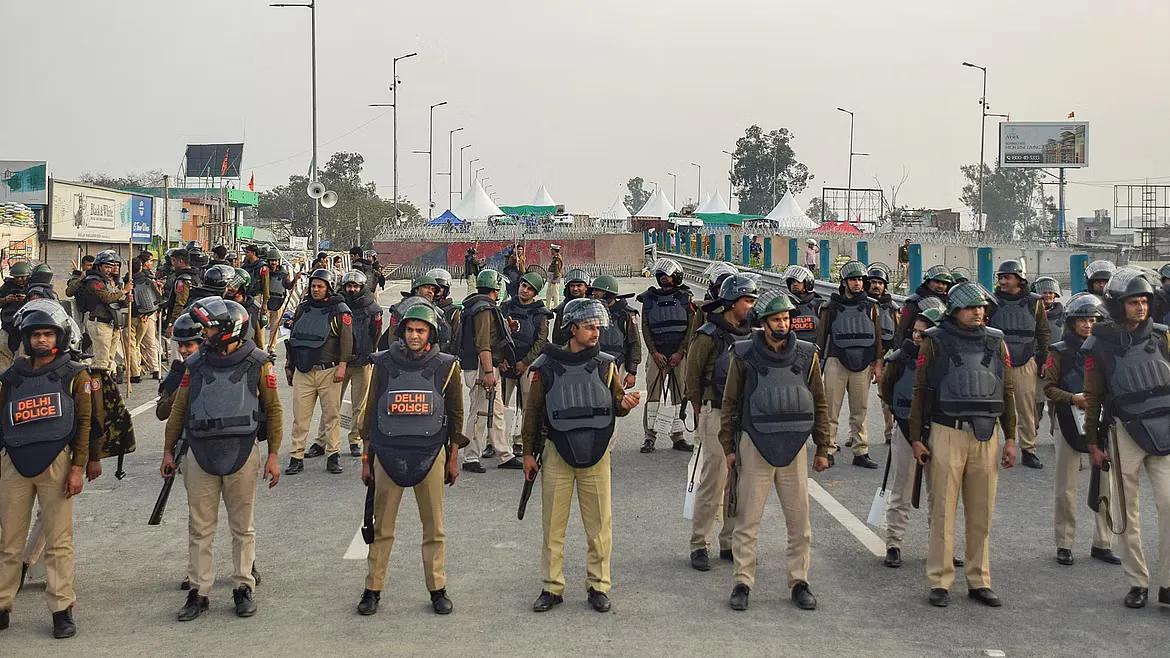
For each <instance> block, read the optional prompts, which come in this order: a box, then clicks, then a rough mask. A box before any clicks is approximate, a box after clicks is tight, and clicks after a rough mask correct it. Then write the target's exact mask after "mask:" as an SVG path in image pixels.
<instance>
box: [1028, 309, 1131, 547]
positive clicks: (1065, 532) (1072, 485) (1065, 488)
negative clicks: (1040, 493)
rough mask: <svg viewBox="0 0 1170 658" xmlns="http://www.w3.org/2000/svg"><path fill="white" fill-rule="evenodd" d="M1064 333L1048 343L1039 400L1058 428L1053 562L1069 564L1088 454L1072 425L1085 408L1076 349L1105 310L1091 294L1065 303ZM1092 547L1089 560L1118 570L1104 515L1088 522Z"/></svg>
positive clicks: (1080, 360) (1082, 365) (1082, 371)
mask: <svg viewBox="0 0 1170 658" xmlns="http://www.w3.org/2000/svg"><path fill="white" fill-rule="evenodd" d="M1066 318H1067V319H1066V321H1065V324H1064V333H1063V335H1062V337H1061V340H1060V341H1059V342H1057V343H1053V345H1052V349H1051V350H1049V352H1048V361H1047V363H1045V364H1044V379H1043V381H1044V394H1045V395H1046V396H1047V397H1048V399H1049V400H1050V403H1049V404H1051V405H1052V407H1053V408H1054V410H1055V413H1056V417H1057V419H1058V420H1059V422H1060V434H1061V435H1062V436H1063V437H1064V440H1063V441H1062V440H1061V439H1060V438H1055V437H1054V438H1055V443H1056V507H1055V509H1056V513H1055V528H1056V561H1057V562H1058V563H1059V564H1063V565H1066V566H1068V565H1071V564H1072V563H1073V556H1072V545H1073V543H1074V541H1075V540H1076V537H1077V517H1076V512H1075V510H1076V507H1077V505H1076V501H1077V477H1078V475H1077V474H1078V471H1080V469H1081V454H1082V453H1087V452H1088V451H1089V447H1088V445H1087V444H1086V443H1085V435H1084V431H1083V426H1084V423H1083V422H1078V420H1077V416H1078V413H1074V411H1073V410H1074V408H1075V409H1078V410H1079V414H1080V415H1081V416H1082V417H1083V414H1084V410H1085V409H1086V408H1087V407H1088V402H1086V400H1085V393H1084V390H1085V354H1084V353H1083V352H1081V347H1082V346H1083V345H1084V342H1085V340H1087V339H1088V338H1089V336H1091V335H1092V333H1093V325H1095V324H1096V323H1097V322H1101V321H1103V320H1105V318H1106V313H1105V305H1104V303H1103V302H1102V301H1101V298H1100V297H1098V296H1096V295H1094V294H1092V293H1087V292H1086V293H1080V294H1078V295H1076V296H1075V297H1073V298H1072V299H1071V300H1069V303H1068V308H1067V310H1066ZM1093 529H1094V532H1093V546H1092V549H1091V551H1090V556H1091V557H1093V558H1095V559H1098V560H1101V561H1103V562H1107V563H1110V564H1121V558H1119V557H1117V556H1116V555H1115V554H1114V553H1113V550H1112V547H1113V533H1111V532H1110V531H1109V523H1108V520H1107V516H1106V510H1105V509H1099V510H1098V513H1097V514H1096V515H1095V516H1094V524H1093Z"/></svg>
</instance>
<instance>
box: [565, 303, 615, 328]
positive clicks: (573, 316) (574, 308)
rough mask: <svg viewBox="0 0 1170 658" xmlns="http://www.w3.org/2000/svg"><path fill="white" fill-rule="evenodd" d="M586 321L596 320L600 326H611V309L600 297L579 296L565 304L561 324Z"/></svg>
mask: <svg viewBox="0 0 1170 658" xmlns="http://www.w3.org/2000/svg"><path fill="white" fill-rule="evenodd" d="M586 322H596V323H597V326H599V327H608V326H609V309H607V308H605V304H602V303H601V300H599V299H593V298H592V297H579V298H577V299H570V300H569V302H568V303H567V304H565V312H564V315H563V316H562V317H561V326H562V327H568V326H569V325H572V324H576V325H581V324H584V323H586Z"/></svg>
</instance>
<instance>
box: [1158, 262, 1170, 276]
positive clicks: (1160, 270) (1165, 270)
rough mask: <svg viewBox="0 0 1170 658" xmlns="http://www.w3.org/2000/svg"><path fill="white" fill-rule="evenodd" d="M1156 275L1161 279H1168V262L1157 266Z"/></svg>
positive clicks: (1169, 274)
mask: <svg viewBox="0 0 1170 658" xmlns="http://www.w3.org/2000/svg"><path fill="white" fill-rule="evenodd" d="M1158 276H1159V277H1161V278H1162V279H1170V263H1166V264H1165V265H1163V266H1162V267H1159V268H1158Z"/></svg>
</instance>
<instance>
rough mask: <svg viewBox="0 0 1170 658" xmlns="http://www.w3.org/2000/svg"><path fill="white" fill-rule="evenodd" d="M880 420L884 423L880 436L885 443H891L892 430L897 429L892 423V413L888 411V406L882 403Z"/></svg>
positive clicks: (894, 423)
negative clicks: (883, 438)
mask: <svg viewBox="0 0 1170 658" xmlns="http://www.w3.org/2000/svg"><path fill="white" fill-rule="evenodd" d="M882 419H883V420H884V421H885V427H884V428H883V431H882V436H884V437H885V439H886V443H892V442H893V441H894V430H895V429H896V428H897V427H898V423H897V422H895V421H894V412H892V411H890V405H888V404H885V403H882Z"/></svg>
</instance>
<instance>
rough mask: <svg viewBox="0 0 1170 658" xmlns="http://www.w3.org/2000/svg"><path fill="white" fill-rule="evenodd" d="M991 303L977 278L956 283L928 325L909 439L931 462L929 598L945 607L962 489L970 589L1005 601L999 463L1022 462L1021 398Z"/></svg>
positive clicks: (990, 601)
mask: <svg viewBox="0 0 1170 658" xmlns="http://www.w3.org/2000/svg"><path fill="white" fill-rule="evenodd" d="M989 303H990V302H989V301H988V299H987V296H986V295H985V294H984V292H983V289H982V288H980V287H979V286H978V284H975V283H961V284H959V285H957V286H955V287H954V288H951V290H950V291H949V293H948V297H947V313H946V319H944V320H943V321H942V322H941V323H940V324H939V325H938V326H937V327H934V328H932V329H929V330H927V331H926V340H925V341H924V342H923V343H922V346H921V348H920V349H919V355H918V361H917V368H916V370H915V373H914V377H915V379H914V393H913V396H912V397H913V402H912V403H911V405H910V446H911V448H912V449H913V450H914V459H915V460H916V461H917V462H918V463H919V464H922V465H923V466H926V467H929V468H930V480H929V482H930V493H931V504H930V549H929V554H928V557H927V560H926V577H927V581H928V582H929V583H930V588H931V589H930V604H931V605H934V606H938V607H945V606H946V605H947V604H948V603H950V588H951V585H952V584H953V583H954V579H955V566H954V561H953V558H952V553H953V550H954V542H955V533H954V527H955V514H956V509H957V506H958V503H959V497H960V495H961V496H962V499H963V516H964V520H965V521H966V524H967V530H966V537H967V542H966V547H967V556H966V569H967V571H966V580H967V589H968V595H969V596H970V598H972V599H974V600H976V601H978V602H980V603H982V604H984V605H987V606H991V607H998V606H1000V605H1002V603H1001V602H1000V599H999V597H998V596H996V594H995V592H993V591H992V590H991V554H990V535H991V517H992V513H993V511H994V509H995V490H996V484H997V482H998V481H999V469H998V466H999V465H1002V466H1003V467H1004V468H1011V467H1012V466H1013V465H1015V462H1016V408H1015V400H1016V397H1015V394H1014V392H1013V390H1012V388H1013V385H1012V384H1013V373H1012V371H1011V367H1010V366H1011V359H1010V357H1009V356H1008V346H1007V344H1006V343H1004V337H1003V333H1002V332H1001V331H999V330H998V329H993V328H991V327H988V326H986V323H985V321H984V308H985V307H986V306H987V305H988V304H989ZM970 382H978V384H979V385H969V383H970ZM1028 385H1031V381H1030V380H1029V381H1028ZM997 423H998V424H999V426H1000V428H1001V431H1002V432H1003V436H1004V442H1003V457H1002V460H999V459H997V457H999V445H998V441H996V436H995V435H996V431H995V426H996V424H997ZM927 436H929V439H930V448H929V450H928V449H927V446H926V438H927ZM997 462H998V464H997Z"/></svg>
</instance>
